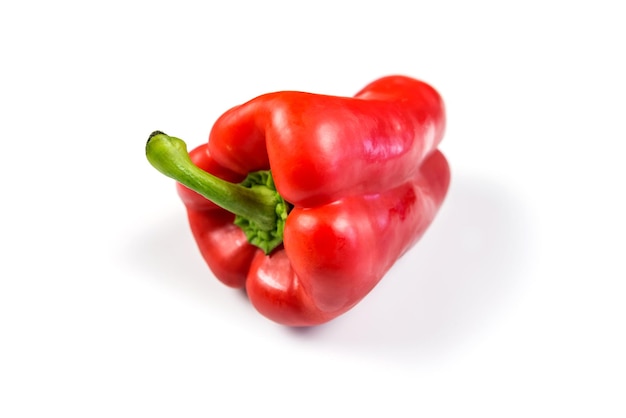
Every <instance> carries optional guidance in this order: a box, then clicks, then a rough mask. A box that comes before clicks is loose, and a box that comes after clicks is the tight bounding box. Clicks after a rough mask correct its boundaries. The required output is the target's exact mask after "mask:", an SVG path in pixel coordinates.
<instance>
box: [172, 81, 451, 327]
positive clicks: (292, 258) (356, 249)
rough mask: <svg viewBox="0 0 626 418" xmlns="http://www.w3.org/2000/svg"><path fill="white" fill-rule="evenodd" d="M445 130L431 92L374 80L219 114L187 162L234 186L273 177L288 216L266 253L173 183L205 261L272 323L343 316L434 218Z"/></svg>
mask: <svg viewBox="0 0 626 418" xmlns="http://www.w3.org/2000/svg"><path fill="white" fill-rule="evenodd" d="M444 125H445V114H444V105H443V101H442V99H441V97H440V96H439V94H438V93H437V92H436V91H435V90H434V89H433V88H432V87H431V86H429V85H428V84H426V83H423V82H421V81H418V80H415V79H411V78H408V77H403V76H390V77H385V78H381V79H379V80H376V81H374V82H373V83H371V84H369V85H368V86H366V87H365V88H364V89H363V90H361V91H360V92H359V93H358V94H357V95H356V96H355V97H354V98H348V97H335V96H325V95H316V94H310V93H301V92H278V93H270V94H266V95H263V96H259V97H257V98H255V99H253V100H251V101H249V102H247V103H245V104H243V105H241V106H237V107H235V108H233V109H231V110H229V111H227V112H226V113H225V114H224V115H222V116H221V117H220V118H219V119H218V120H217V122H216V123H215V125H214V126H213V129H212V131H211V134H210V136H209V142H208V144H204V145H201V146H200V147H198V148H196V149H195V150H193V151H192V152H191V153H190V156H191V160H192V161H193V162H194V163H195V164H196V165H197V166H198V167H200V168H201V169H203V170H205V171H207V172H209V173H211V174H214V175H216V176H218V177H220V178H222V179H224V180H228V181H231V182H238V181H241V180H243V178H244V177H245V176H246V175H247V174H248V173H249V172H253V171H258V170H271V172H272V175H273V178H274V182H275V185H276V189H277V191H278V192H279V193H280V195H281V196H282V197H283V198H284V199H285V200H286V201H288V202H290V203H291V204H292V205H293V209H292V210H291V212H290V213H289V216H288V218H287V222H286V225H285V230H284V241H283V245H281V246H280V247H278V248H276V249H275V250H274V251H273V252H272V253H271V254H269V255H266V254H265V253H264V252H263V251H262V250H260V249H259V248H257V247H254V246H252V245H251V244H249V243H248V242H247V240H246V237H245V235H244V233H243V231H242V230H241V229H239V227H237V226H235V225H234V224H233V223H232V222H233V219H234V216H233V215H231V214H229V213H228V212H226V211H224V210H223V209H221V208H219V207H217V206H216V205H214V204H213V203H211V202H210V201H208V200H206V199H205V198H204V197H201V196H200V195H198V194H196V193H195V192H193V191H191V190H189V189H187V188H186V187H185V186H182V185H180V184H179V185H178V192H179V195H180V196H181V198H182V200H183V202H184V203H185V206H186V208H187V212H188V218H189V222H190V226H191V230H192V233H193V235H194V237H195V239H196V242H197V244H198V246H199V249H200V251H201V253H202V255H203V256H204V259H205V260H206V262H207V264H208V265H209V267H210V268H211V270H212V271H213V273H214V274H215V276H216V277H217V278H218V279H220V280H221V281H222V282H223V283H224V284H226V285H228V286H231V287H236V288H241V287H245V288H246V291H247V294H248V297H249V299H250V301H251V303H252V304H253V305H254V306H255V308H256V309H257V310H258V311H259V312H261V313H262V314H263V315H265V316H267V317H268V318H270V319H272V320H274V321H276V322H278V323H281V324H285V325H290V326H311V325H318V324H321V323H324V322H327V321H329V320H331V319H333V318H335V317H337V316H338V315H341V314H342V313H344V312H346V311H347V310H349V309H350V308H352V307H353V306H354V305H355V304H357V303H358V302H359V301H360V300H361V299H362V298H363V297H365V296H366V295H367V294H368V293H369V292H370V291H371V290H372V289H373V287H374V286H375V285H376V284H377V283H378V282H379V281H380V279H381V278H382V277H383V276H384V274H385V273H386V272H387V271H388V270H389V269H390V268H391V266H392V265H393V264H394V262H395V261H396V260H397V259H398V257H400V256H401V255H403V254H404V253H405V252H406V251H407V250H408V249H410V248H411V247H412V246H413V245H414V244H415V243H416V242H417V240H419V238H420V237H421V236H422V234H423V233H424V232H425V231H426V229H427V227H428V226H429V225H430V223H431V222H432V220H433V219H434V217H435V215H436V213H437V211H438V209H439V207H440V206H441V204H442V202H443V200H444V198H445V195H446V193H447V190H448V185H449V182H450V170H449V167H448V164H447V161H446V159H445V158H444V156H443V154H441V153H440V152H439V151H438V150H437V149H436V148H437V145H438V144H439V143H440V141H441V140H442V138H443V133H444Z"/></svg>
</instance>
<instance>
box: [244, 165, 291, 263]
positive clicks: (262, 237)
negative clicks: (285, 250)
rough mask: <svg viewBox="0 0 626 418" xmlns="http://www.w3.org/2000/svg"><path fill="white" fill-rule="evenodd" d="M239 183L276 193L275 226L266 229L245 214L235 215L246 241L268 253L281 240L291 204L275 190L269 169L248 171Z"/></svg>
mask: <svg viewBox="0 0 626 418" xmlns="http://www.w3.org/2000/svg"><path fill="white" fill-rule="evenodd" d="M239 184H240V185H241V186H244V187H248V188H250V189H253V190H254V189H256V188H261V189H264V190H272V191H274V192H275V193H276V197H277V202H276V207H275V214H276V218H275V228H272V229H271V230H266V229H263V228H260V227H259V225H258V224H257V223H255V222H254V221H253V220H251V219H249V218H247V217H245V216H241V215H237V216H235V225H237V226H238V227H240V228H241V229H242V230H243V232H244V233H245V234H246V238H247V239H248V242H250V244H252V245H256V246H257V247H259V248H260V249H262V250H263V251H264V252H265V254H269V253H271V252H272V250H273V249H274V248H276V247H278V246H279V245H280V244H281V243H282V242H283V232H284V230H285V222H286V221H287V215H288V214H289V210H290V209H291V205H289V203H287V202H286V201H285V200H284V199H283V198H282V197H281V196H280V194H278V192H277V191H276V186H275V185H274V178H273V177H272V173H271V171H269V170H266V171H256V172H253V173H250V174H248V177H246V178H245V180H244V181H242V182H241V183H239Z"/></svg>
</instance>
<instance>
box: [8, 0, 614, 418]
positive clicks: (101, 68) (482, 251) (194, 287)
mask: <svg viewBox="0 0 626 418" xmlns="http://www.w3.org/2000/svg"><path fill="white" fill-rule="evenodd" d="M201 3H203V2H185V1H176V2H174V1H171V2H167V1H153V2H137V1H123V2H122V1H109V2H101V3H96V2H79V1H75V2H71V1H64V0H57V1H46V2H44V1H39V2H37V1H30V2H29V1H21V2H17V1H7V2H3V3H2V6H0V53H1V55H0V59H1V63H0V137H1V148H0V150H1V157H0V181H1V188H0V192H1V194H2V205H1V206H0V211H1V212H0V213H1V216H0V228H1V229H0V243H1V246H2V247H1V256H0V257H1V261H0V416H3V417H26V416H28V417H31V416H33V417H45V416H52V415H56V414H59V416H65V417H101V416H102V417H112V416H116V417H138V416H150V417H199V416H215V417H227V416H265V415H268V416H270V415H271V416H275V417H283V416H284V417H287V416H289V417H293V416H304V417H308V416H311V417H317V416H360V415H363V414H365V413H368V414H369V415H371V416H385V417H396V416H398V417H400V416H412V417H415V416H421V417H465V416H470V415H476V416H482V417H517V416H519V417H528V416H541V417H556V416H584V417H623V416H626V405H625V403H626V400H625V394H626V381H625V375H626V360H625V353H626V342H625V325H626V324H625V319H626V307H625V300H626V292H625V290H626V285H625V279H626V268H625V267H624V258H623V257H624V250H625V249H626V245H625V244H624V236H625V234H626V223H625V221H624V216H625V212H626V205H625V204H624V201H623V196H624V180H625V179H626V170H625V168H624V155H625V154H624V151H625V149H624V140H625V139H626V99H625V97H626V82H625V81H624V80H625V77H624V75H625V74H626V64H625V63H624V60H625V57H626V54H625V51H626V45H625V44H626V24H625V23H624V21H625V20H624V19H625V14H624V12H623V8H622V7H619V4H620V2H619V1H608V0H594V1H577V2H566V1H549V0H548V1H546V0H542V1H526V2H502V1H471V2H470V1H466V2H461V1H458V2H453V1H440V2H435V1H429V2H408V1H407V2H404V3H403V2H399V1H391V0H386V1H380V2H366V1H364V2H340V1H338V0H335V1H316V2H309V3H299V2H293V1H292V2H287V1H285V2H277V1H263V2H253V1H249V2H241V1H239V2H238V1H229V2H221V3H218V2H204V3H206V4H207V5H204V6H200V4H201ZM208 4H211V5H208ZM409 4H410V6H409ZM395 73H400V74H406V75H410V76H413V77H416V78H420V79H423V80H425V81H427V82H429V83H431V84H432V85H433V86H435V87H436V88H437V89H438V90H439V91H440V93H441V94H442V95H443V96H444V98H445V100H446V105H447V108H448V129H447V133H446V137H445V139H444V142H443V144H442V147H441V148H442V150H443V151H444V152H445V153H446V155H447V157H448V158H449V160H450V164H451V166H452V170H453V183H452V188H451V190H450V195H449V197H448V199H447V201H446V203H445V205H444V208H443V209H442V211H441V212H440V216H439V217H438V218H437V220H436V222H435V223H434V225H433V226H432V228H431V229H430V230H429V231H428V233H427V234H426V236H425V237H424V239H423V240H422V241H421V242H420V243H419V244H418V245H417V246H416V247H415V248H414V249H413V250H412V251H411V252H409V253H408V254H407V255H406V256H405V257H404V258H402V259H401V260H400V261H399V262H398V264H397V265H396V266H395V267H394V268H393V269H392V271H391V272H390V273H389V274H388V275H387V276H386V277H385V278H384V280H383V281H382V282H381V283H380V285H379V286H378V287H377V288H376V289H375V290H374V291H373V292H372V293H371V294H370V295H369V296H368V297H367V298H366V299H365V300H364V301H363V302H362V303H361V304H359V305H358V306H357V307H356V308H355V309H353V310H352V311H351V312H349V313H348V314H346V315H344V316H342V317H341V318H339V319H337V320H335V321H333V322H331V323H329V324H327V325H325V326H321V327H318V328H315V329H308V330H293V329H287V328H285V327H282V326H279V325H276V324H274V323H271V322H269V321H268V320H266V319H265V318H263V317H262V316H260V315H258V314H257V313H256V312H255V311H254V310H253V309H252V308H251V307H250V305H249V304H248V302H247V300H246V299H245V297H244V296H243V295H242V294H241V293H240V292H236V291H233V290H230V289H228V288H225V287H224V286H222V285H221V284H220V283H219V282H217V280H215V278H214V277H213V276H212V275H211V274H210V272H209V271H208V269H207V268H206V266H205V265H204V263H203V261H202V259H201V257H200V255H199V253H198V251H197V249H196V248H195V244H194V242H193V240H192V237H191V235H190V233H189V230H188V226H187V223H186V219H185V213H184V208H183V206H182V203H181V202H180V201H179V200H178V197H177V196H176V193H175V190H174V184H173V181H171V180H169V179H167V178H165V177H164V176H162V175H161V174H159V173H158V172H156V171H155V170H154V169H153V168H152V167H151V166H150V165H149V164H148V163H147V161H146V160H145V156H144V145H145V141H146V139H147V137H148V135H149V134H150V132H151V131H153V130H155V129H160V130H163V131H165V132H168V133H170V134H171V135H176V136H179V137H181V138H184V139H185V140H186V141H187V142H188V143H189V145H190V146H196V145H199V144H201V143H203V142H204V141H205V140H206V138H207V135H208V132H209V130H210V128H211V126H212V124H213V122H214V121H215V119H216V118H217V117H218V116H219V115H220V114H221V113H222V112H224V111H226V110H227V109H228V108H230V107H232V106H234V105H236V104H239V103H242V102H244V101H247V100H248V99H251V98H253V97H255V96H257V95H259V94H262V93H265V92H270V91H276V90H287V89H291V90H304V91H311V92H316V93H327V94H336V95H352V94H354V93H355V92H357V91H358V90H360V89H361V87H363V86H364V85H365V84H367V83H369V82H370V81H373V80H374V79H376V78H378V77H380V76H383V75H388V74H395ZM244 414H245V415H244ZM369 415H368V416H369Z"/></svg>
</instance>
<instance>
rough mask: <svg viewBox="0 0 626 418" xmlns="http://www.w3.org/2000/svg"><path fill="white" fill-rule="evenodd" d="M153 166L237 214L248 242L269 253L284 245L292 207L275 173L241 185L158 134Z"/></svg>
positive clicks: (150, 153)
mask: <svg viewBox="0 0 626 418" xmlns="http://www.w3.org/2000/svg"><path fill="white" fill-rule="evenodd" d="M146 157H147V159H148V161H149V162H150V164H152V166H153V167H155V168H156V169H157V170H159V171H160V172H161V173H163V174H165V175H166V176H168V177H170V178H172V179H174V180H176V181H178V182H179V183H181V184H183V185H185V186H186V187H188V188H190V189H191V190H193V191H195V192H196V193H198V194H200V195H202V196H203V197H205V198H206V199H208V200H210V201H212V202H213V203H215V204H216V205H218V206H220V207H222V208H223V209H225V210H227V211H229V212H232V213H234V214H235V224H236V225H237V226H239V227H240V228H241V229H242V230H243V231H244V233H245V235H246V237H247V239H248V241H249V242H250V243H251V244H253V245H255V246H257V247H259V248H261V249H262V250H263V251H264V252H265V253H266V254H269V253H270V252H272V250H274V249H275V248H276V247H278V246H279V245H280V244H281V243H282V242H283V231H284V229H285V222H286V220H287V215H288V213H289V210H290V209H291V206H290V205H289V204H288V203H287V202H286V201H285V200H284V199H283V198H282V197H281V196H280V194H279V193H278V191H277V190H276V187H275V185H274V180H273V178H272V173H271V172H270V171H269V170H268V171H257V172H253V173H250V174H249V175H248V177H246V179H245V180H244V181H243V182H241V183H238V184H236V183H230V182H227V181H225V180H222V179H220V178H219V177H216V176H214V175H212V174H210V173H207V172H206V171H204V170H202V169H200V168H199V167H197V166H196V165H195V164H194V163H193V162H192V161H191V159H190V158H189V153H188V152H187V146H186V144H185V142H184V141H183V140H181V139H179V138H175V137H171V136H168V135H166V134H164V133H163V132H160V131H155V132H153V133H152V134H151V135H150V138H149V139H148V142H147V144H146Z"/></svg>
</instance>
